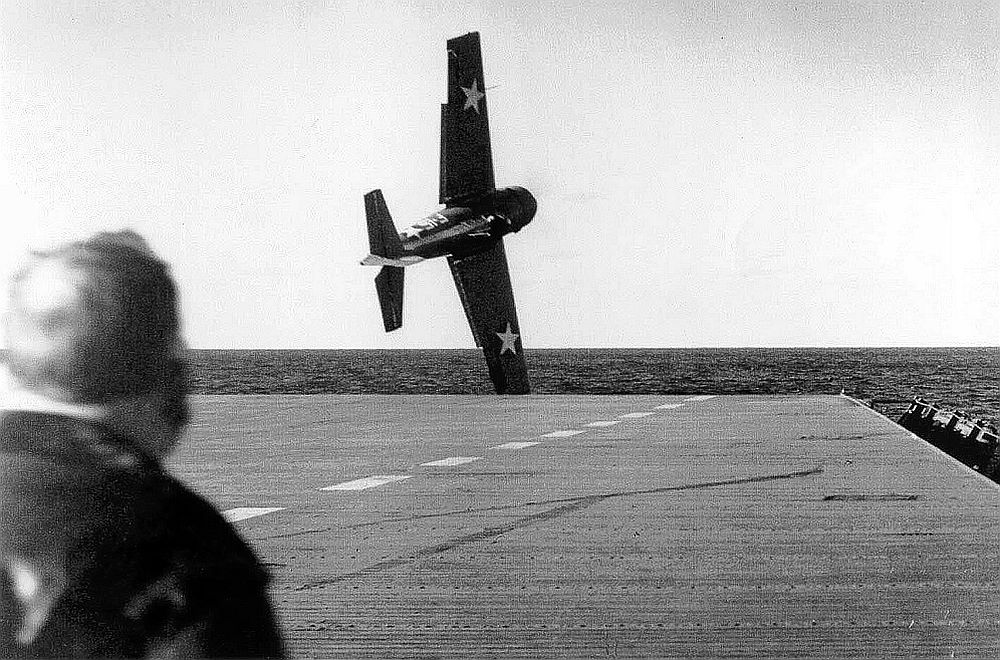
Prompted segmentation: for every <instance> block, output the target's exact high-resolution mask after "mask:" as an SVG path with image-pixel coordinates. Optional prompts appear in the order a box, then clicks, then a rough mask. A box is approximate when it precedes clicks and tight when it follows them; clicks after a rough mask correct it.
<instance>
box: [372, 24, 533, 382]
mask: <svg viewBox="0 0 1000 660" xmlns="http://www.w3.org/2000/svg"><path fill="white" fill-rule="evenodd" d="M485 90H486V83H485V81H484V80H483V60H482V55H481V53H480V49H479V33H478V32H472V33H470V34H466V35H464V36H461V37H457V38H455V39H449V40H448V103H445V104H443V105H442V106H441V196H440V202H441V203H442V204H444V208H443V209H441V210H440V211H436V212H434V213H432V214H431V215H429V216H427V217H426V218H424V219H423V220H421V221H420V222H418V223H416V224H414V225H413V226H412V227H409V228H407V229H404V230H403V232H402V233H397V232H396V228H395V226H394V225H393V223H392V218H391V216H390V215H389V209H388V207H387V206H386V204H385V199H383V197H382V191H381V190H373V191H372V192H370V193H368V194H367V195H365V213H366V215H367V216H368V240H369V243H370V245H371V254H369V255H368V256H367V257H365V259H364V260H363V261H362V262H361V263H362V264H363V265H365V266H382V270H381V271H380V272H379V274H378V275H377V276H376V277H375V289H376V291H377V293H378V299H379V304H380V305H381V307H382V320H383V322H384V324H385V330H386V332H391V331H393V330H395V329H397V328H399V327H400V326H402V325H403V269H404V268H405V267H406V266H410V265H413V264H415V263H418V262H420V261H423V260H425V259H431V258H433V257H441V256H446V257H447V258H448V265H449V266H450V267H451V273H452V276H453V277H454V279H455V286H456V287H457V288H458V296H459V298H461V300H462V305H463V306H464V307H465V314H466V316H467V317H468V319H469V325H470V326H471V327H472V336H473V338H474V339H475V341H476V345H477V346H479V347H481V348H482V349H483V353H484V354H485V356H486V364H487V365H488V367H489V371H490V378H491V379H492V380H493V385H494V386H495V387H496V391H497V393H498V394H527V393H528V391H529V384H528V370H527V367H526V366H525V362H524V353H523V349H522V346H521V340H520V336H521V330H520V328H519V327H518V324H517V312H516V311H515V309H514V294H513V291H512V290H511V285H510V272H509V270H508V268H507V255H506V254H505V252H504V247H503V237H504V235H505V234H509V233H511V232H515V231H519V230H520V229H521V228H522V227H524V226H525V225H526V224H528V223H529V222H531V219H532V218H533V217H534V216H535V210H536V208H537V205H536V202H535V198H534V197H533V196H532V194H531V193H529V192H528V191H527V190H525V189H524V188H519V187H516V186H515V187H511V188H501V189H499V190H497V188H496V186H495V185H494V182H493V154H492V150H491V148H490V126H489V118H488V115H487V112H486V92H485Z"/></svg>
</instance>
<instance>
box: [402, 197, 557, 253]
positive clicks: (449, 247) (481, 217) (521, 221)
mask: <svg viewBox="0 0 1000 660" xmlns="http://www.w3.org/2000/svg"><path fill="white" fill-rule="evenodd" d="M537 208H538V207H537V203H536V202H535V198H534V196H533V195H532V194H531V193H530V192H528V191H527V190H525V189H524V188H521V187H519V186H512V187H510V188H501V189H499V190H495V191H493V192H491V193H487V194H486V195H482V196H480V197H475V198H472V199H468V200H463V202H462V203H461V204H457V205H454V206H446V207H445V208H443V209H441V210H440V211H435V212H434V213H432V214H431V215H429V216H427V217H426V218H424V219H423V220H421V221H420V222H417V223H415V224H413V225H411V226H410V227H407V228H406V229H404V230H403V231H401V232H400V233H399V239H400V241H402V244H403V245H402V247H403V255H402V257H400V259H401V260H403V261H408V260H414V261H415V260H418V259H432V258H434V257H441V256H444V255H449V254H450V255H454V256H459V257H460V256H465V255H468V254H473V253H475V252H479V251H480V250H482V249H484V248H486V247H488V246H490V245H492V244H493V243H495V242H496V241H497V240H499V239H501V238H503V236H505V235H506V234H509V233H512V232H516V231H520V229H521V228H522V227H524V226H525V225H527V224H528V223H529V222H531V220H532V218H534V217H535V211H536V210H537Z"/></svg>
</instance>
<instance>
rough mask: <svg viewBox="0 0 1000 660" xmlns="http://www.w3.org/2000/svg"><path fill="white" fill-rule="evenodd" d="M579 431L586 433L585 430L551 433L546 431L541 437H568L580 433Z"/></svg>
mask: <svg viewBox="0 0 1000 660" xmlns="http://www.w3.org/2000/svg"><path fill="white" fill-rule="evenodd" d="M581 433H586V431H577V430H572V431H553V432H552V433H546V434H545V435H543V436H542V437H543V438H568V437H570V436H571V435H580V434H581Z"/></svg>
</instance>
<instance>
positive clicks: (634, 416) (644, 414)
mask: <svg viewBox="0 0 1000 660" xmlns="http://www.w3.org/2000/svg"><path fill="white" fill-rule="evenodd" d="M655 414H656V413H651V412H636V413H626V414H624V415H619V416H620V417H621V418H622V419H639V418H642V417H649V416H650V415H655Z"/></svg>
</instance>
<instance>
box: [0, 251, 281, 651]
mask: <svg viewBox="0 0 1000 660" xmlns="http://www.w3.org/2000/svg"><path fill="white" fill-rule="evenodd" d="M9 296H10V297H9V312H8V315H7V317H6V318H5V319H4V320H5V324H4V337H5V341H6V346H7V353H8V355H7V361H6V365H4V371H3V373H0V656H3V657H22V656H26V657H82V656H88V657H92V656H97V657H157V658H164V657H168V658H175V657H176V658H193V657H234V656H235V657H269V656H270V657H274V656H281V655H282V654H283V648H282V643H281V638H280V634H279V633H278V630H277V627H276V624H275V619H274V615H273V612H272V609H271V606H270V603H269V602H268V599H267V591H266V587H267V575H266V573H265V572H264V570H263V569H262V568H261V566H260V564H259V563H258V561H257V559H256V557H255V556H254V554H253V552H252V551H251V550H250V549H249V548H248V547H247V546H246V544H245V543H244V542H243V541H242V540H241V539H240V538H239V536H238V535H237V534H236V532H235V531H234V530H233V529H232V528H231V527H230V526H229V524H228V523H226V522H225V520H224V519H223V518H222V517H221V516H220V515H219V513H218V512H216V511H215V509H214V508H213V507H212V506H211V505H209V504H208V503H207V502H205V501H204V500H203V499H201V498H200V497H199V496H197V495H195V494H194V493H193V492H191V491H190V490H188V489H187V488H185V487H184V486H183V485H181V484H180V483H179V482H178V481H176V480H175V479H174V478H172V477H171V476H170V475H168V474H167V473H166V472H165V471H164V469H163V468H162V467H161V463H160V462H161V460H162V459H163V458H164V457H165V456H166V455H167V453H168V452H169V451H170V450H171V449H172V448H173V446H174V444H175V443H176V441H177V439H178V438H179V436H180V433H181V431H182V429H183V426H184V424H185V422H186V421H187V407H186V403H185V394H186V382H185V368H184V363H183V361H182V353H181V348H182V344H181V339H180V331H179V321H178V316H177V301H176V292H175V289H174V284H173V282H172V280H171V278H170V274H169V272H168V269H167V267H166V265H165V264H164V263H163V262H161V261H160V260H159V259H157V258H156V256H155V255H154V254H153V253H152V252H151V251H150V249H149V247H148V246H147V245H146V243H145V241H143V240H142V239H141V238H140V237H139V236H138V235H136V234H134V233H132V232H118V233H113V234H98V235H97V236H94V237H93V238H91V239H89V240H86V241H82V242H77V243H71V244H68V245H66V246H64V247H60V248H57V249H55V250H52V251H48V252H40V253H36V254H34V255H32V258H31V259H30V261H29V262H28V264H27V266H26V267H25V268H23V269H22V270H21V271H20V272H19V273H17V274H16V275H15V276H14V277H13V280H12V282H11V287H10V294H9Z"/></svg>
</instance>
